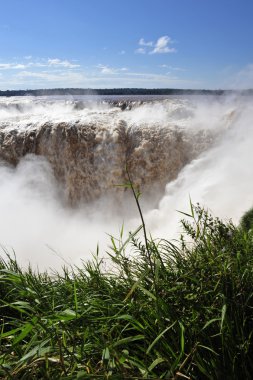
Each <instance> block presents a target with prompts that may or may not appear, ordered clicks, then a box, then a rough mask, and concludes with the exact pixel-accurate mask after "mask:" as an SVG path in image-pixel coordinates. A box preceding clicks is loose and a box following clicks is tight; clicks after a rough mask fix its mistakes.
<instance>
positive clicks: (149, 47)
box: [135, 36, 176, 67]
mask: <svg viewBox="0 0 253 380" xmlns="http://www.w3.org/2000/svg"><path fill="white" fill-rule="evenodd" d="M138 44H139V45H140V46H141V47H139V48H138V49H136V50H135V53H137V54H146V53H148V54H164V53H175V52H176V49H175V48H173V47H171V46H170V45H171V44H173V41H172V39H171V38H170V37H169V36H162V37H159V38H158V40H157V41H156V43H154V42H153V41H145V40H144V38H141V39H140V40H139V42H138ZM163 67H166V66H163Z"/></svg>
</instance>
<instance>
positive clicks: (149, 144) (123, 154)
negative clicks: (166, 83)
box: [0, 96, 253, 269]
mask: <svg viewBox="0 0 253 380" xmlns="http://www.w3.org/2000/svg"><path fill="white" fill-rule="evenodd" d="M252 116H253V109H252V107H251V102H250V99H249V98H246V97H237V98H229V99H226V98H223V97H217V98H213V97H211V96H209V97H208V96H207V97H204V96H199V97H189V98H184V97H178V98H168V99H164V98H159V97H156V98H155V99H154V98H153V99H150V98H148V97H144V98H138V97H137V98H135V99H126V98H125V97H124V99H121V98H119V97H118V98H117V99H112V98H106V99H95V101H94V98H92V99H90V98H86V97H79V98H71V99H70V98H66V97H59V98H53V97H51V98H50V97H38V98H34V97H23V98H0V159H1V165H0V175H1V183H0V211H1V221H0V243H1V244H2V245H4V246H5V247H6V248H7V249H10V247H12V248H13V249H14V250H15V252H16V255H17V258H18V260H19V261H20V262H21V263H22V264H24V265H25V264H27V263H28V261H29V262H31V263H32V264H33V265H38V267H39V269H43V268H48V267H53V268H55V267H59V266H61V265H63V263H64V262H63V261H62V260H61V259H59V256H61V257H63V259H65V260H66V261H67V262H70V263H73V262H77V259H78V258H84V259H85V258H87V257H89V256H90V252H91V251H94V250H95V249H96V244H97V242H99V244H100V246H101V251H103V249H104V247H105V246H106V242H108V238H107V235H106V233H112V234H116V235H118V231H119V229H120V226H121V225H122V223H123V221H125V223H126V226H127V227H129V228H135V227H136V224H138V223H139V222H138V221H137V220H136V215H137V214H136V212H135V211H136V209H135V205H134V202H133V199H132V198H131V194H130V193H129V194H128V193H127V192H126V191H125V190H124V188H122V187H120V186H117V185H120V184H124V183H125V182H126V181H127V177H126V165H127V168H128V170H129V172H130V174H131V177H132V180H133V182H134V183H135V184H136V185H137V186H138V187H139V188H140V190H141V192H142V193H143V195H142V200H141V201H142V203H143V208H144V211H145V218H146V222H147V224H148V228H149V229H150V231H151V232H152V233H154V234H155V235H156V236H160V237H168V236H167V235H168V234H169V235H171V236H174V232H173V231H175V230H176V229H177V228H178V225H177V223H176V222H175V220H176V218H177V216H176V215H177V213H176V211H175V210H176V209H179V210H184V211H185V210H187V209H188V202H189V195H190V196H191V198H192V200H193V202H198V201H199V202H200V203H202V204H204V205H206V206H209V207H210V208H211V209H212V210H213V211H215V212H216V213H217V214H218V215H221V216H223V217H234V218H235V219H236V221H237V220H238V218H239V217H240V216H241V214H242V212H243V211H245V210H246V209H247V208H249V207H250V206H251V203H252V188H253V180H251V175H250V172H251V169H250V162H251V158H252V157H251V154H253V153H252V151H253V150H252V149H251V141H252V140H251V133H252V132H251V128H250V123H251V121H250V120H251V119H252ZM240 198H241V199H240ZM127 227H126V228H127ZM56 252H57V253H56Z"/></svg>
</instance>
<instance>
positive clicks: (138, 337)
mask: <svg viewBox="0 0 253 380" xmlns="http://www.w3.org/2000/svg"><path fill="white" fill-rule="evenodd" d="M144 338H145V336H144V335H135V336H129V337H127V338H123V339H120V340H118V341H117V342H115V343H113V345H112V347H117V346H120V345H122V344H128V343H131V342H135V341H136V340H143V339H144Z"/></svg>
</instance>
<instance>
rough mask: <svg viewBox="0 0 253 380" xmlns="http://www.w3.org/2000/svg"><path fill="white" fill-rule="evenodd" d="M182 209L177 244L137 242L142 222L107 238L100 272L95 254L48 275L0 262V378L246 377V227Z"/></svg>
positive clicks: (251, 279)
mask: <svg viewBox="0 0 253 380" xmlns="http://www.w3.org/2000/svg"><path fill="white" fill-rule="evenodd" d="M186 216H187V218H188V219H187V220H183V221H182V227H183V233H182V235H181V237H180V240H179V242H177V244H173V243H171V242H169V241H167V240H159V241H154V240H152V239H151V238H150V239H147V237H146V235H145V241H144V243H143V242H142V240H141V239H140V238H138V235H137V233H138V232H139V231H140V230H141V227H145V226H143V225H142V226H141V227H140V228H139V229H138V230H137V231H136V232H135V233H132V234H129V237H128V239H127V241H126V242H125V243H123V242H122V236H121V237H120V239H119V240H116V239H115V238H111V243H112V249H111V251H110V253H109V255H110V258H111V260H112V262H113V264H114V270H113V271H111V272H110V273H108V272H105V271H104V270H103V261H102V260H100V259H98V257H97V256H96V257H95V258H94V260H93V261H90V262H88V263H84V264H83V267H82V268H79V269H77V268H75V270H72V269H70V268H65V269H64V271H63V273H61V274H60V273H58V274H55V275H54V276H49V275H48V274H47V273H35V272H34V271H32V269H31V268H30V269H28V270H27V271H24V270H22V269H21V268H20V267H19V266H18V264H17V262H16V260H13V259H11V258H10V257H9V258H8V259H7V260H5V261H4V260H2V261H1V264H0V268H1V269H0V292H1V305H0V307H1V309H0V310H1V312H0V315H1V345H0V377H1V378H3V379H26V380H29V379H99V378H102V379H103V378H107V379H139V378H143V379H148V378H150V379H158V378H162V379H251V378H252V373H253V362H252V354H253V352H252V348H253V345H252V343H253V342H252V333H253V312H252V308H253V291H252V290H253V286H252V284H253V258H252V252H253V239H252V234H251V231H249V232H247V231H245V230H244V229H243V228H236V227H235V226H234V225H233V224H232V223H231V222H228V223H224V222H222V221H221V220H219V219H218V218H214V217H213V216H212V215H210V214H209V213H208V212H207V211H206V210H204V209H203V208H201V207H200V206H199V205H197V206H195V207H194V206H193V205H191V213H190V214H189V215H186ZM122 234H123V233H122ZM129 250H130V251H131V254H129Z"/></svg>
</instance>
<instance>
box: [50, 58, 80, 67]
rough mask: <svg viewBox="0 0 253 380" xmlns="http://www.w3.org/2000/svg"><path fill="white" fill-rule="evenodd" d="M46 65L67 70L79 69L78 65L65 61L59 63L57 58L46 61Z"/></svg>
mask: <svg viewBox="0 0 253 380" xmlns="http://www.w3.org/2000/svg"><path fill="white" fill-rule="evenodd" d="M47 63H48V65H49V66H58V67H59V66H60V67H67V68H69V69H72V68H74V67H80V65H77V64H74V63H71V62H69V61H67V60H64V61H61V60H60V59H59V58H54V59H50V58H49V59H48V60H47Z"/></svg>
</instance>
